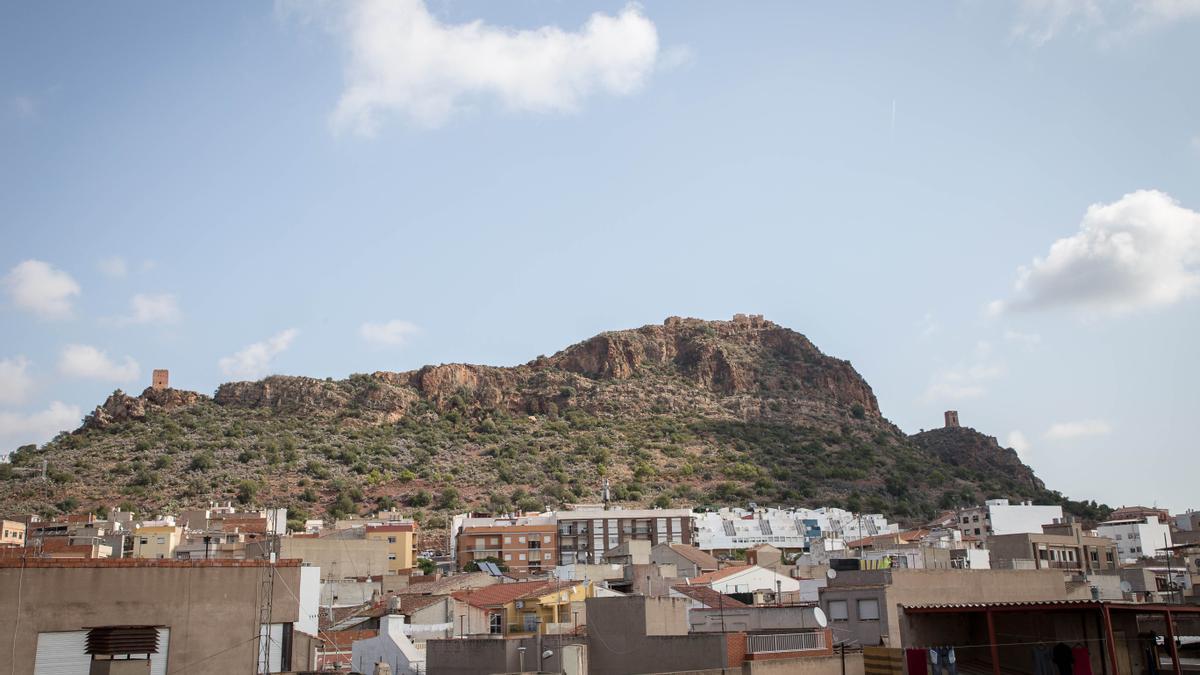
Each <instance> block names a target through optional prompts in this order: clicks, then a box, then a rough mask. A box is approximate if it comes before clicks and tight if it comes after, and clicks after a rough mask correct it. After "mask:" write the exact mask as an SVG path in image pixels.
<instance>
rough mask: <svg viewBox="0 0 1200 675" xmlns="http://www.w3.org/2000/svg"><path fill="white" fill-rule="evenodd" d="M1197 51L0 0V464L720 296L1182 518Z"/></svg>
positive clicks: (1193, 421)
mask: <svg viewBox="0 0 1200 675" xmlns="http://www.w3.org/2000/svg"><path fill="white" fill-rule="evenodd" d="M1198 63H1200V1H1198V0H1130V1H1129V2H1115V1H1109V0H1027V1H1016V2H1007V3H1006V2H999V3H993V2H983V1H982V0H960V1H958V2H935V3H922V4H921V5H920V6H919V7H918V6H901V4H900V3H894V4H878V3H872V4H870V5H866V4H863V5H854V4H850V3H836V6H829V7H826V6H816V5H813V6H809V5H807V4H805V5H802V4H801V3H790V2H778V3H755V4H753V5H750V6H736V7H734V6H730V5H729V4H728V3H716V2H712V3H702V2H697V3H667V2H645V3H644V4H624V3H622V2H606V1H600V0H590V1H589V2H571V3H564V2H552V1H545V2H532V1H527V0H516V1H514V2H507V3H494V2H465V1H463V2H460V1H457V0H456V1H449V0H445V1H440V2H438V1H434V0H430V1H429V2H427V3H422V2H420V1H419V0H397V1H395V2H383V1H382V0H363V1H360V2H345V3H321V2H311V3H298V2H278V3H275V4H270V3H263V2H258V3H254V2H232V1H230V2H213V3H202V4H193V5H186V4H183V5H181V4H176V3H171V4H163V3H149V2H119V3H106V4H102V5H101V4H94V3H93V4H79V3H73V4H68V3H4V4H2V5H0V233H2V235H0V452H4V451H8V450H11V449H13V448H15V447H17V446H18V445H20V444H23V443H29V442H44V441H46V440H48V439H49V438H51V437H53V435H54V434H55V433H56V432H58V431H60V430H63V429H72V428H74V427H76V426H77V425H78V422H79V420H80V418H81V417H82V416H83V415H84V414H86V413H87V412H88V411H89V410H91V409H92V408H93V407H94V406H96V405H97V404H99V403H100V402H102V401H103V400H104V398H105V397H106V396H107V395H108V394H109V393H110V392H112V391H113V390H114V389H117V388H121V389H123V390H125V391H130V392H139V391H141V390H142V389H143V388H144V387H145V386H147V385H148V384H149V381H150V371H151V370H152V369H154V368H169V369H170V371H171V382H172V385H173V386H175V387H179V388H185V389H192V390H197V391H201V392H206V393H211V392H212V391H214V390H215V388H216V387H217V385H218V384H220V383H221V382H225V381H230V380H239V379H255V378H259V377H262V376H265V375H267V374H272V373H280V374H292V375H308V376H315V377H335V378H340V377H345V376H347V375H349V374H351V373H355V372H372V371H376V370H408V369H413V368H418V367H420V366H422V365H424V364H429V363H449V362H468V363H484V364H493V365H515V364H519V363H524V362H527V361H529V360H532V359H533V358H535V357H537V356H538V355H539V354H551V353H553V352H555V351H557V350H559V349H561V348H563V347H565V346H567V345H569V344H572V343H574V342H577V341H579V340H581V339H584V338H587V337H589V336H591V335H594V334H596V333H598V332H601V331H604V330H615V329H623V328H632V327H637V326H641V325H645V324H652V323H660V322H662V321H663V319H665V318H666V317H668V316H675V315H678V316H694V317H700V318H705V319H728V318H730V317H731V316H732V315H733V314H735V313H739V312H744V313H756V314H764V315H765V316H766V317H767V318H768V319H770V320H773V321H775V322H776V323H779V324H782V325H784V326H787V327H789V328H792V329H795V330H797V331H799V332H801V333H804V334H805V335H807V336H808V337H809V338H810V339H812V340H813V342H814V343H816V344H817V345H818V346H819V347H820V348H821V349H822V350H823V351H825V352H826V353H828V354H831V355H833V356H837V357H840V358H844V359H848V360H850V361H851V362H852V363H853V364H854V366H855V367H856V368H857V369H858V370H859V372H861V373H862V374H863V376H864V377H865V378H866V379H867V381H868V382H869V383H871V385H872V386H873V387H874V390H875V392H876V394H877V396H878V398H879V402H880V406H881V408H882V410H883V413H884V415H885V416H887V417H888V418H889V419H891V420H892V421H893V422H895V423H896V424H898V425H899V426H900V427H901V428H902V429H904V430H905V431H906V432H909V433H913V432H916V431H919V430H921V429H927V428H933V427H936V426H940V425H941V419H942V412H943V411H944V410H947V409H957V410H958V411H959V412H960V417H961V419H962V423H963V424H964V425H966V426H971V427H974V428H976V429H978V430H980V431H982V432H984V433H987V434H989V435H993V436H996V437H997V438H998V439H999V440H1000V442H1001V443H1002V444H1003V445H1005V446H1012V447H1014V448H1016V449H1017V450H1018V451H1019V452H1020V454H1021V456H1022V457H1023V458H1024V459H1025V461H1026V462H1027V463H1029V464H1030V465H1031V466H1033V467H1034V469H1035V470H1036V471H1037V473H1038V475H1039V476H1041V477H1042V478H1043V479H1044V480H1045V481H1046V483H1047V485H1048V486H1050V487H1051V488H1054V489H1058V490H1060V491H1062V492H1063V493H1064V494H1067V495H1069V496H1071V497H1073V498H1086V499H1096V500H1099V501H1103V502H1107V503H1109V504H1110V505H1114V506H1115V505H1121V504H1135V503H1138V504H1141V503H1145V504H1157V505H1159V506H1163V507H1167V508H1170V509H1174V510H1177V511H1181V510H1183V509H1185V508H1189V507H1194V508H1200V503H1198V494H1197V491H1196V489H1195V485H1196V478H1195V477H1196V476H1197V475H1200V454H1198V453H1197V452H1196V440H1195V439H1196V438H1197V437H1198V436H1200V416H1197V415H1196V414H1195V411H1196V410H1197V409H1200V391H1198V388H1197V387H1195V386H1194V384H1193V383H1195V382H1197V381H1200V359H1198V358H1197V352H1196V348H1195V339H1194V336H1195V335H1196V333H1197V329H1198V328H1200V311H1198V310H1200V299H1198V298H1197V290H1198V289H1200V81H1198V80H1200V68H1197V64H1198Z"/></svg>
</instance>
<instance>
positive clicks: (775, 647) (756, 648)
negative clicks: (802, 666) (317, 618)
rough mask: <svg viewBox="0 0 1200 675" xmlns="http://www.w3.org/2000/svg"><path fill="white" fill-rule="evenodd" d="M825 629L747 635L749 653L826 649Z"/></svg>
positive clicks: (747, 650)
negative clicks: (807, 631)
mask: <svg viewBox="0 0 1200 675" xmlns="http://www.w3.org/2000/svg"><path fill="white" fill-rule="evenodd" d="M825 649H827V647H826V644H825V631H813V632H810V633H768V634H766V635H747V636H746V653H747V654H778V653H780V652H810V651H824V650H825Z"/></svg>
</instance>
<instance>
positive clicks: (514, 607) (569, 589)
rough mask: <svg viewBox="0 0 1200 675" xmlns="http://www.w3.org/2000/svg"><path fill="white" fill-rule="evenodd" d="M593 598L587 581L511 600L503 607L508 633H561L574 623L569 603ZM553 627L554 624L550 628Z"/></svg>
mask: <svg viewBox="0 0 1200 675" xmlns="http://www.w3.org/2000/svg"><path fill="white" fill-rule="evenodd" d="M591 597H595V591H594V587H593V586H592V583H591V582H590V581H581V582H579V583H577V584H575V585H573V586H563V587H561V588H558V589H556V590H553V591H547V592H545V593H543V594H541V595H537V596H534V597H526V598H520V599H517V600H513V601H512V602H510V603H508V604H507V605H505V606H504V615H505V618H506V620H507V621H508V632H509V633H534V632H540V633H561V632H566V627H568V626H570V625H571V624H572V622H573V620H574V619H573V617H572V615H571V603H572V602H583V601H584V600H587V599H588V598H591ZM552 626H553V627H552Z"/></svg>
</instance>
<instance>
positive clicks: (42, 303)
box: [4, 260, 81, 319]
mask: <svg viewBox="0 0 1200 675" xmlns="http://www.w3.org/2000/svg"><path fill="white" fill-rule="evenodd" d="M4 286H5V288H7V289H8V295H9V297H10V298H12V301H13V303H14V304H16V306H17V307H20V308H21V309H25V310H29V311H31V312H33V313H35V314H37V315H39V316H41V317H43V318H47V319H63V318H67V317H69V316H71V299H72V298H73V297H75V296H76V295H79V293H80V290H81V289H80V288H79V284H78V283H76V282H75V280H74V279H73V278H71V275H70V274H67V273H66V272H64V271H62V270H59V269H55V268H54V267H53V266H51V265H50V263H46V262H42V261H41V260H26V261H24V262H22V263H20V264H18V265H17V266H16V267H14V268H12V270H11V271H9V273H8V275H7V276H5V277H4Z"/></svg>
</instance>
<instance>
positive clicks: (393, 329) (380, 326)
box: [358, 319, 419, 347]
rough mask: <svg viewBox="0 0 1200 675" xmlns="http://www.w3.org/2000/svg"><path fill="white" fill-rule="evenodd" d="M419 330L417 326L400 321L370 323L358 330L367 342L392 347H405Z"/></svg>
mask: <svg viewBox="0 0 1200 675" xmlns="http://www.w3.org/2000/svg"><path fill="white" fill-rule="evenodd" d="M418 330H419V329H418V328H417V326H416V325H415V324H412V323H409V322H408V321H401V320H400V319H392V320H391V321H384V322H379V323H376V322H373V321H368V322H366V323H364V324H363V325H362V326H360V327H359V329H358V331H359V334H361V335H362V337H363V339H364V340H366V341H367V342H373V343H375V344H377V345H387V346H391V347H398V346H400V345H403V344H404V343H405V342H407V341H408V338H409V336H411V335H413V334H414V333H416V332H417V331H418Z"/></svg>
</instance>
